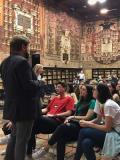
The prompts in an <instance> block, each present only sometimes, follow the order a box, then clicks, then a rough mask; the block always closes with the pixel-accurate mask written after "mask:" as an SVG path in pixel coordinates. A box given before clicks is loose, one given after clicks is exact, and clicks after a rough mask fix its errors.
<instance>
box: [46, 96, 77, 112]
mask: <svg viewBox="0 0 120 160" xmlns="http://www.w3.org/2000/svg"><path fill="white" fill-rule="evenodd" d="M73 108H74V100H73V98H72V97H70V96H67V97H63V98H61V97H59V96H58V97H55V98H54V99H52V100H51V102H50V103H49V105H48V110H49V111H48V114H52V115H56V114H59V113H63V112H66V111H68V110H73Z"/></svg>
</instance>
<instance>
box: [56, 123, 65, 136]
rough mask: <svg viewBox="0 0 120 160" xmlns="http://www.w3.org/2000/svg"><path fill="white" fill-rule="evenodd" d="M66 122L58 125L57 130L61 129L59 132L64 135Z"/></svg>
mask: <svg viewBox="0 0 120 160" xmlns="http://www.w3.org/2000/svg"><path fill="white" fill-rule="evenodd" d="M66 128H67V126H66V124H61V125H60V126H58V127H57V130H58V131H59V134H61V135H63V134H64V133H65V131H66Z"/></svg>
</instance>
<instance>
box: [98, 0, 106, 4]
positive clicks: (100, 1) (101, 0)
mask: <svg viewBox="0 0 120 160" xmlns="http://www.w3.org/2000/svg"><path fill="white" fill-rule="evenodd" d="M98 2H99V3H105V2H106V0H98Z"/></svg>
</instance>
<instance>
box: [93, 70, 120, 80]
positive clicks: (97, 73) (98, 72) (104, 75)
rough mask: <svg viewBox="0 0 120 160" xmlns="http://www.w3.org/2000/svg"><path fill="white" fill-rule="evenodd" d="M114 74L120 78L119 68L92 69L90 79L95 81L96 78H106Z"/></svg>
mask: <svg viewBox="0 0 120 160" xmlns="http://www.w3.org/2000/svg"><path fill="white" fill-rule="evenodd" d="M113 73H115V74H116V75H117V77H118V78H120V68H109V69H108V68H106V69H105V68H96V69H92V78H93V79H97V78H98V76H102V78H107V76H108V75H112V74H113Z"/></svg>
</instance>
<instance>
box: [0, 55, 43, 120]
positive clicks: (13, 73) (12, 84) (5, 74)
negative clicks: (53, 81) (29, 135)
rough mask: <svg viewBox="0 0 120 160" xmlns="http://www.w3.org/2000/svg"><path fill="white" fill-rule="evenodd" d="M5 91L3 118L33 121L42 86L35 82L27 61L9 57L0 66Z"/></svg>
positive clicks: (21, 58) (20, 57)
mask: <svg viewBox="0 0 120 160" xmlns="http://www.w3.org/2000/svg"><path fill="white" fill-rule="evenodd" d="M0 68H1V69H0V71H1V77H2V80H3V86H4V90H5V105H4V111H3V118H4V119H7V120H11V121H24V120H33V119H35V118H36V113H38V107H39V102H38V95H37V94H38V93H39V92H40V87H41V86H42V84H41V83H40V82H39V81H38V80H37V77H36V75H35V74H34V72H33V71H32V68H31V67H30V65H29V63H28V62H27V60H26V59H25V58H24V57H22V56H18V55H12V56H9V57H8V58H7V59H5V60H4V61H3V62H2V64H1V66H0Z"/></svg>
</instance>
